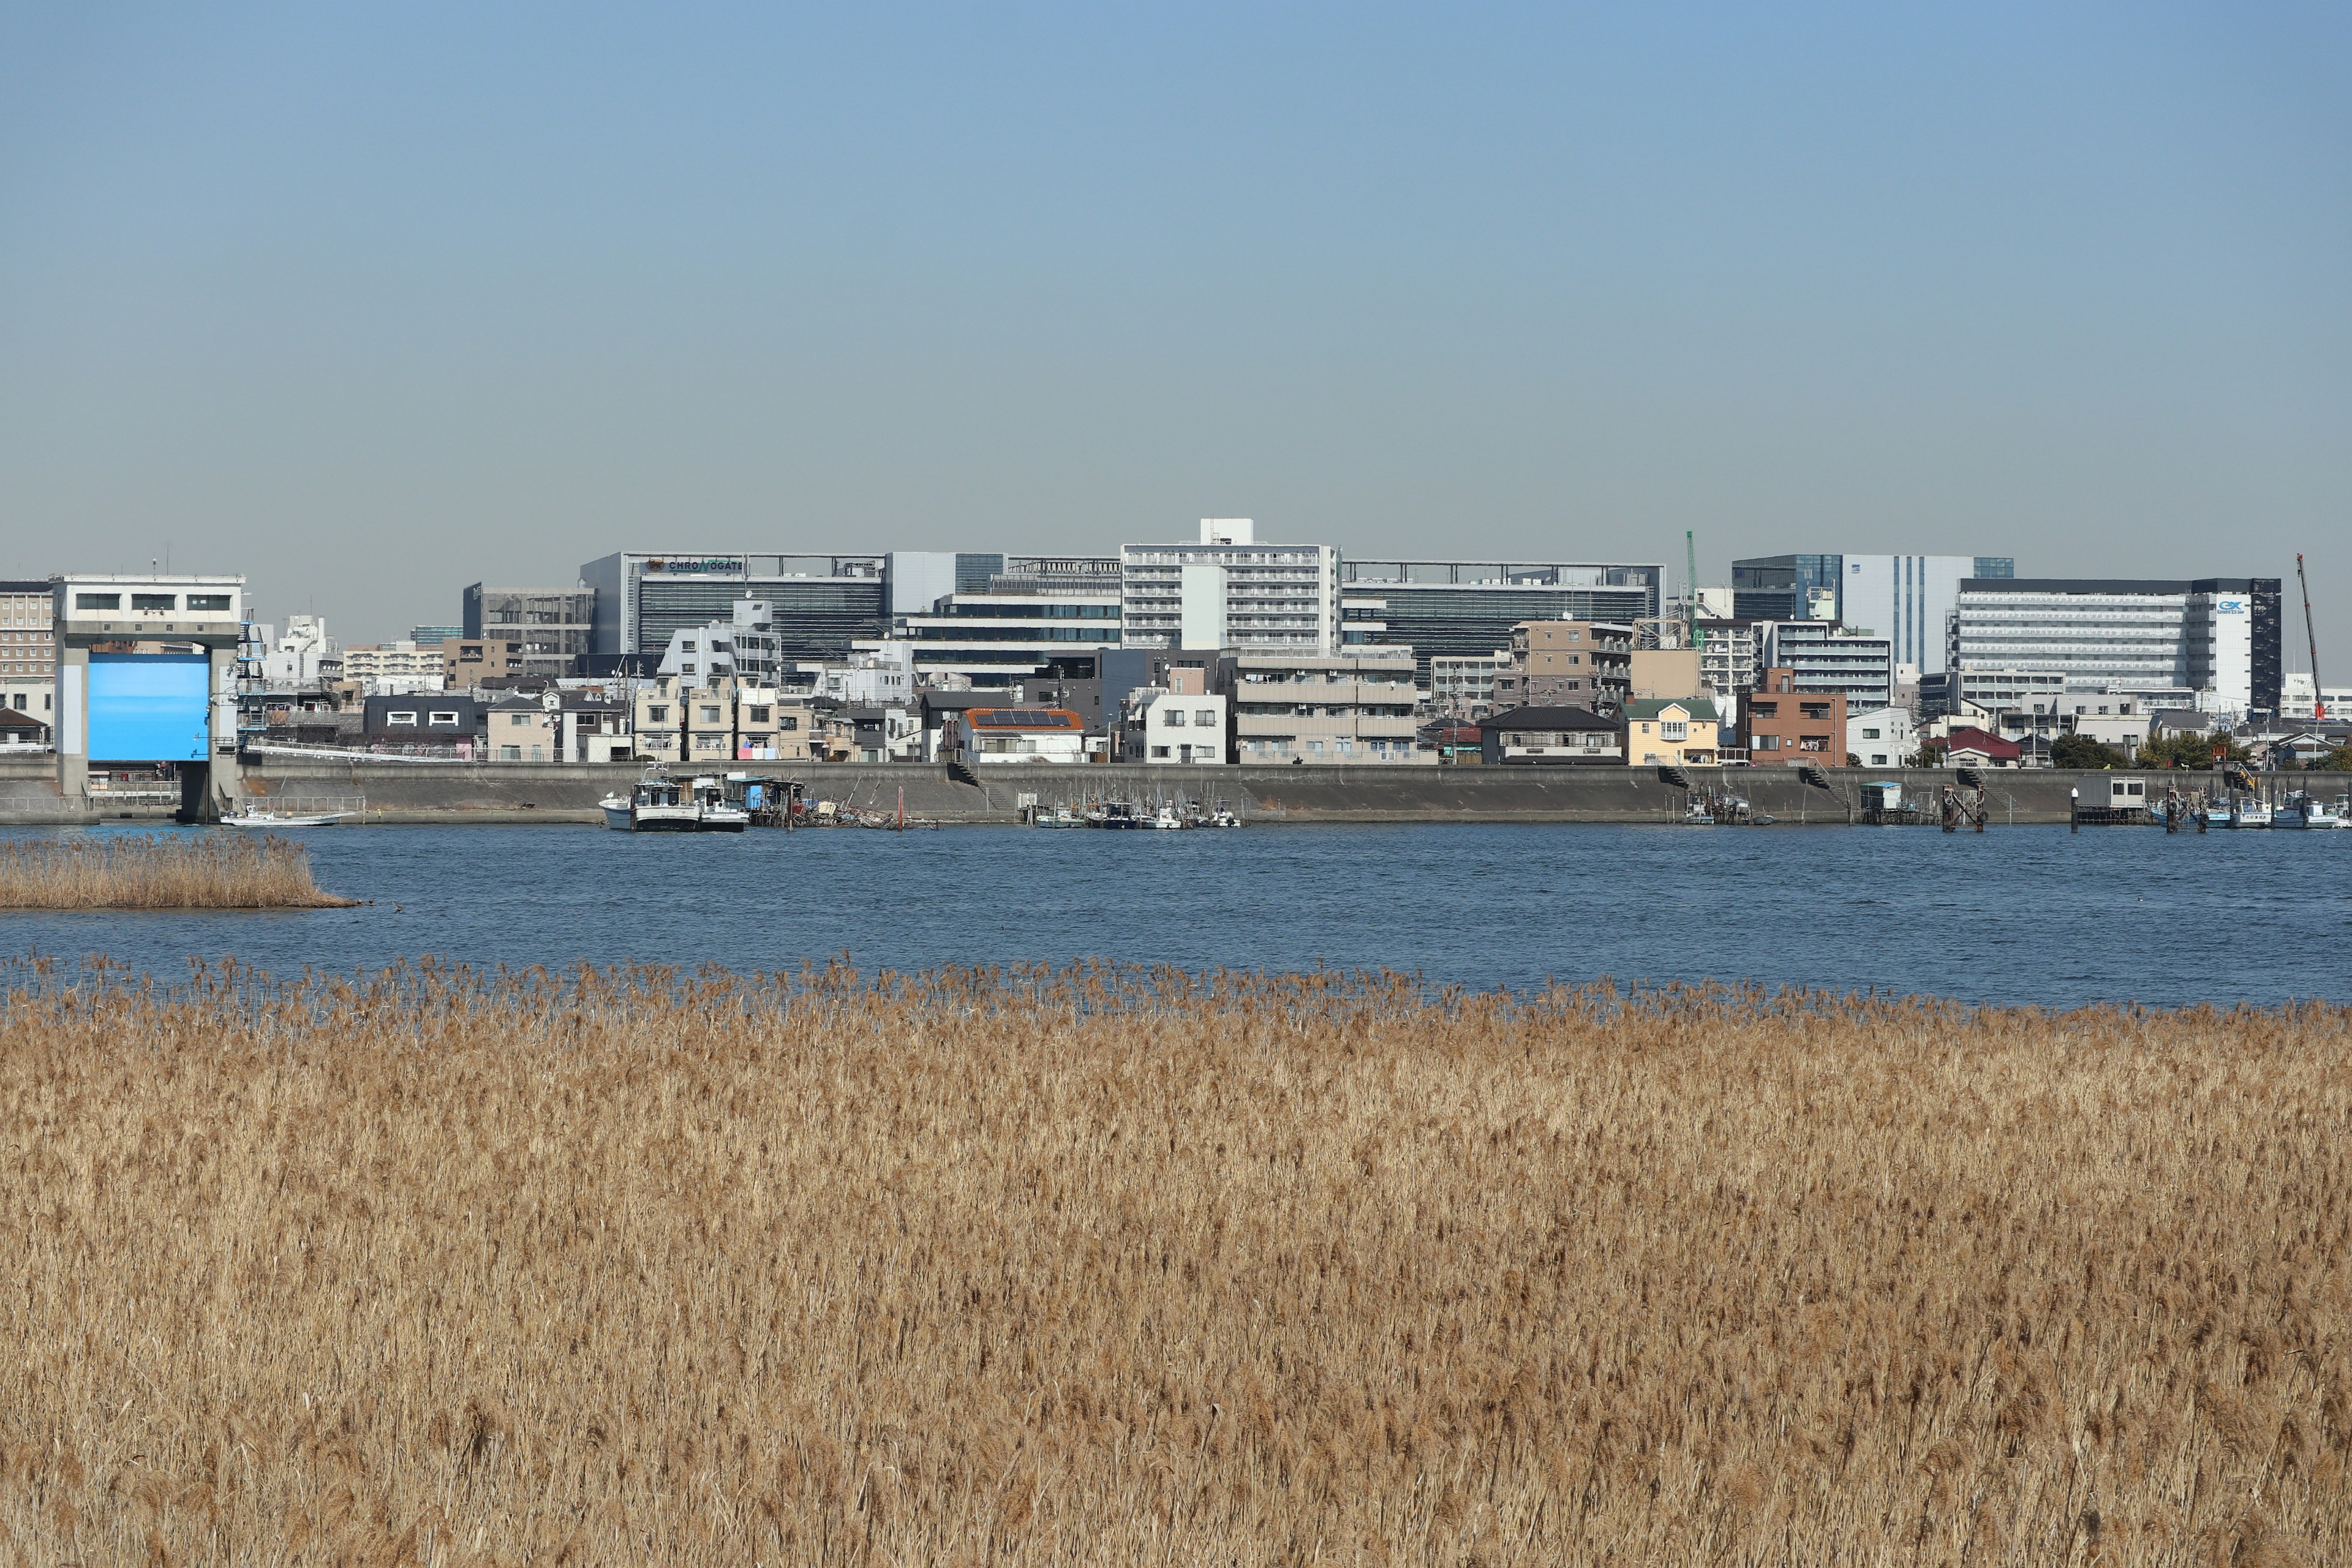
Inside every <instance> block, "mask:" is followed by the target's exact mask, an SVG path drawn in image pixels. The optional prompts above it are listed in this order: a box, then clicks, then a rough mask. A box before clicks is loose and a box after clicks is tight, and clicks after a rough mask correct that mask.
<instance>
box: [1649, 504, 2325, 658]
mask: <svg viewBox="0 0 2352 1568" xmlns="http://www.w3.org/2000/svg"><path fill="white" fill-rule="evenodd" d="M2295 559H2296V560H2297V561H2300V560H2302V559H2303V557H2302V556H2300V555H2298V556H2296V557H2295ZM1683 570H1684V572H1685V574H1687V575H1685V577H1684V579H1683V581H1684V582H1685V583H1686V584H1689V586H1690V625H1689V626H1685V628H1684V629H1685V631H1687V632H1689V633H1690V645H1691V647H1696V648H1705V647H1706V633H1705V632H1703V631H1701V630H1699V627H1698V540H1697V538H1696V533H1695V531H1693V530H1691V529H1687V528H1685V529H1684V530H1683ZM2304 607H2305V610H2306V611H2307V610H2308V609H2309V608H2310V605H2309V602H2308V601H2307V600H2306V601H2305V606H2304ZM2308 618H2309V616H2305V619H2308Z"/></svg>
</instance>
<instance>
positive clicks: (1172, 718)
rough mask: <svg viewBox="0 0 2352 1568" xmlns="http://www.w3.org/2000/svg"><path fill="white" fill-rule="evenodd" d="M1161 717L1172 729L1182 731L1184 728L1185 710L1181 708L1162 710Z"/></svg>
mask: <svg viewBox="0 0 2352 1568" xmlns="http://www.w3.org/2000/svg"><path fill="white" fill-rule="evenodd" d="M1160 715H1161V720H1162V721H1163V722H1164V723H1166V724H1167V726H1168V727H1169V728H1170V729H1171V730H1181V729H1182V728H1183V727H1184V710H1182V709H1181V708H1165V709H1162V710H1160Z"/></svg>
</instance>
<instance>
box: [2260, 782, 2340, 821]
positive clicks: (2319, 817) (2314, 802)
mask: <svg viewBox="0 0 2352 1568" xmlns="http://www.w3.org/2000/svg"><path fill="white" fill-rule="evenodd" d="M2271 826H2273V827H2284V828H2292V829H2303V828H2315V827H2341V826H2344V817H2343V815H2342V814H2341V813H2340V812H2338V811H2337V810H2336V807H2335V806H2334V805H2330V804H2329V803H2328V802H2326V801H2324V800H2322V799H2320V798H2319V797H2318V796H2317V795H2309V794H2306V793H2305V792H2304V791H2302V790H2296V791H2295V792H2294V793H2293V794H2292V795H2288V796H2287V797H2286V803H2285V804H2284V805H2281V806H2280V807H2279V808H2278V810H2277V811H2275V812H2273V814H2272V816H2271Z"/></svg>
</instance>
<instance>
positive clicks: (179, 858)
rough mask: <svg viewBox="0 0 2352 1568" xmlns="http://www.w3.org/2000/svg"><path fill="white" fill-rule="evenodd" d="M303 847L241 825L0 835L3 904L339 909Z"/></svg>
mask: <svg viewBox="0 0 2352 1568" xmlns="http://www.w3.org/2000/svg"><path fill="white" fill-rule="evenodd" d="M351 905H352V900H350V899H339V898H336V897H335V896H334V895H332V894H331V893H325V892H321V891H320V889H319V885H318V884H317V883H316V882H315V881H313V880H312V879H311V877H310V852H309V851H308V850H306V849H305V848H304V847H302V846H301V845H299V844H295V843H291V842H289V841H288V840H286V839H283V838H279V837H276V836H274V835H266V836H264V837H259V838H254V837H247V836H244V835H241V834H237V833H235V832H222V833H206V834H174V835H171V836H169V837H162V836H154V835H150V836H147V837H139V838H114V837H101V838H19V839H13V840H8V841H5V842H0V910H331V909H348V908H350V907H351Z"/></svg>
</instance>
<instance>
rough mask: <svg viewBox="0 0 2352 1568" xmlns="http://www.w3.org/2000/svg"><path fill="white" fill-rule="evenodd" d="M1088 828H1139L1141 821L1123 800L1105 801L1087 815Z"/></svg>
mask: <svg viewBox="0 0 2352 1568" xmlns="http://www.w3.org/2000/svg"><path fill="white" fill-rule="evenodd" d="M1087 826H1088V827H1141V826H1144V822H1143V819H1142V818H1141V817H1139V816H1136V815H1135V807H1134V806H1132V805H1129V804H1128V803H1127V802H1126V801H1123V800H1112V801H1105V802H1104V803H1103V804H1102V805H1098V806H1097V807H1096V808H1095V809H1094V810H1092V811H1090V812H1088V813H1087Z"/></svg>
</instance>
